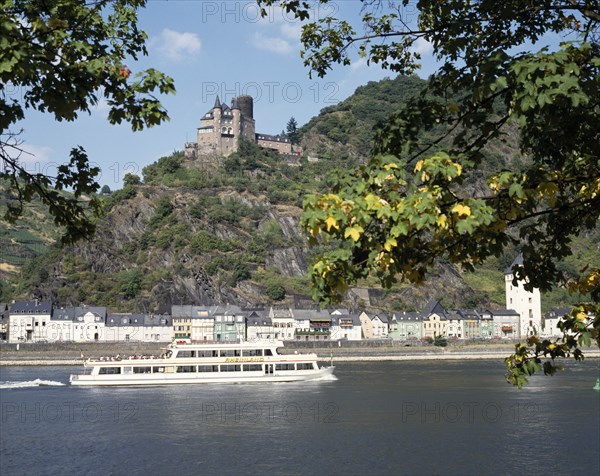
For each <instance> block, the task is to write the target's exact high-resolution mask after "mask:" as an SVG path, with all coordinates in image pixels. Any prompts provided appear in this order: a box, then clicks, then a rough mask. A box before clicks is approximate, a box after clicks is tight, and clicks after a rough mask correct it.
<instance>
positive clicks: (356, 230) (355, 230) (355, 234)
mask: <svg viewBox="0 0 600 476" xmlns="http://www.w3.org/2000/svg"><path fill="white" fill-rule="evenodd" d="M363 231H364V229H363V227H362V226H360V225H356V226H353V227H351V228H346V231H345V232H344V238H348V237H350V238H352V239H353V240H354V241H358V239H359V238H360V235H361V233H362V232H363Z"/></svg>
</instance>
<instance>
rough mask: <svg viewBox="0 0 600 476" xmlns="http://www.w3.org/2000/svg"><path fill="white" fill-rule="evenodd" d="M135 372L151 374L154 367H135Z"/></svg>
mask: <svg viewBox="0 0 600 476" xmlns="http://www.w3.org/2000/svg"><path fill="white" fill-rule="evenodd" d="M133 373H134V374H150V373H152V367H134V368H133Z"/></svg>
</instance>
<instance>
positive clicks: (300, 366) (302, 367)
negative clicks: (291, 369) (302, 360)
mask: <svg viewBox="0 0 600 476" xmlns="http://www.w3.org/2000/svg"><path fill="white" fill-rule="evenodd" d="M312 368H313V365H312V364H296V370H312Z"/></svg>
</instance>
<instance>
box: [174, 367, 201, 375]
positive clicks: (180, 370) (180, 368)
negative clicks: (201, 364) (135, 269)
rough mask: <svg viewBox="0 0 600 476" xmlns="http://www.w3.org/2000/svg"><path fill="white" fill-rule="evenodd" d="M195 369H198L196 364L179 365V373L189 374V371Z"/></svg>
mask: <svg viewBox="0 0 600 476" xmlns="http://www.w3.org/2000/svg"><path fill="white" fill-rule="evenodd" d="M195 371H196V366H195V365H178V366H177V373H180V374H187V373H191V372H195Z"/></svg>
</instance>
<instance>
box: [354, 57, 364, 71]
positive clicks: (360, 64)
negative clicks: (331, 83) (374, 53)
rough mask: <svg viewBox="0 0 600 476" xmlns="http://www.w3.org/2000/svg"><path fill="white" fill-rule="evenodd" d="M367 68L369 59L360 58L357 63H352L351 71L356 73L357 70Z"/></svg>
mask: <svg viewBox="0 0 600 476" xmlns="http://www.w3.org/2000/svg"><path fill="white" fill-rule="evenodd" d="M366 67H367V58H366V57H365V56H363V57H361V58H358V59H357V60H356V61H353V62H352V63H350V69H351V70H352V71H356V70H357V69H361V68H366Z"/></svg>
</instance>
